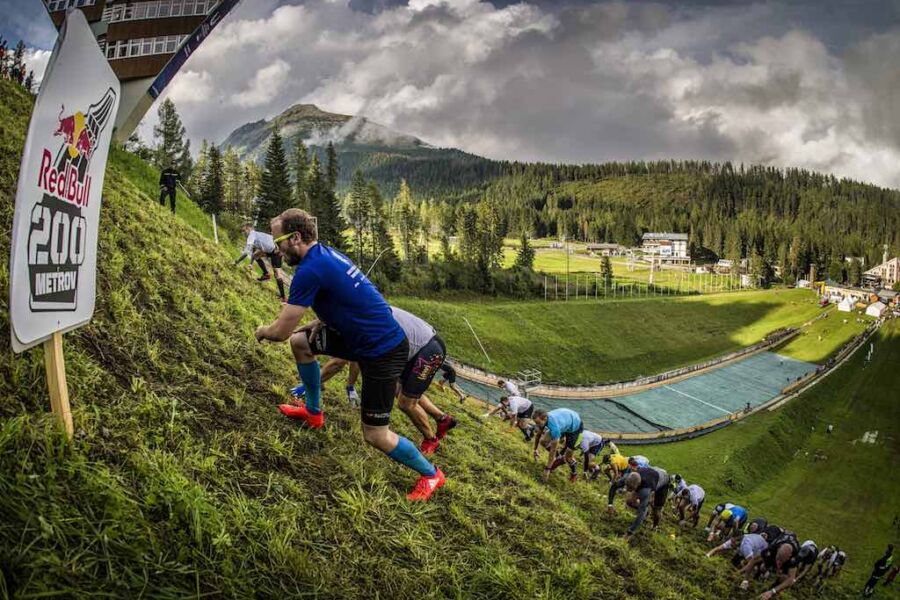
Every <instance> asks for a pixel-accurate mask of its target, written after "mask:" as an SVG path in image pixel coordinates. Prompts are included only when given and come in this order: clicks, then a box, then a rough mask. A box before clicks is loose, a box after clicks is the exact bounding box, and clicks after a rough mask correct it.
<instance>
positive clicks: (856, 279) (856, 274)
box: [847, 258, 862, 286]
mask: <svg viewBox="0 0 900 600" xmlns="http://www.w3.org/2000/svg"><path fill="white" fill-rule="evenodd" d="M847 282H848V283H849V284H850V285H854V286H858V285H859V284H860V283H862V265H861V264H860V262H859V260H857V259H856V258H851V259H850V264H849V265H848V267H847Z"/></svg>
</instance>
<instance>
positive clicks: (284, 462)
mask: <svg viewBox="0 0 900 600" xmlns="http://www.w3.org/2000/svg"><path fill="white" fill-rule="evenodd" d="M28 108H29V103H28V99H27V98H25V97H24V96H23V95H22V94H21V93H19V92H18V91H15V90H12V89H11V88H10V87H9V86H8V85H7V84H5V83H2V82H0V111H2V112H0V123H2V124H3V128H4V131H3V133H5V134H8V135H2V136H0V144H2V145H3V147H2V149H3V150H5V152H2V153H0V157H2V158H0V185H2V189H0V195H2V199H3V200H2V202H0V255H5V254H6V253H7V252H8V250H9V247H8V244H9V228H10V224H11V216H12V214H11V213H12V208H11V197H12V189H13V185H14V180H15V172H16V169H17V164H18V162H17V161H16V160H15V157H16V156H18V153H20V152H21V147H22V141H23V134H24V128H25V120H26V119H27V111H28ZM129 160H130V159H128V158H127V157H124V156H122V155H121V154H115V155H113V158H112V161H111V164H110V168H109V172H108V176H107V186H106V201H105V204H104V209H103V217H102V219H103V225H104V227H103V233H102V235H101V241H100V252H101V256H102V260H101V267H100V273H99V286H98V304H97V314H96V316H95V318H94V321H93V322H92V323H91V324H90V325H89V326H87V327H85V328H83V329H81V330H79V331H77V332H75V333H73V334H70V335H68V336H66V348H67V350H66V356H67V364H68V375H69V386H70V390H71V393H72V402H73V409H74V416H75V423H76V436H75V441H74V443H73V444H71V445H66V444H64V443H63V441H62V439H61V437H60V436H59V434H58V432H57V431H56V429H55V427H54V426H53V420H52V419H51V418H50V417H49V415H48V414H47V406H46V405H47V402H46V398H45V396H46V392H45V382H44V377H43V368H42V355H41V351H40V350H39V349H38V350H34V351H31V352H28V353H25V354H23V355H21V356H14V355H12V354H11V352H10V351H9V349H8V346H7V345H6V344H4V345H2V346H0V515H2V518H0V597H8V596H9V597H22V598H26V597H45V596H51V595H55V596H62V597H74V598H97V597H117V598H138V597H150V598H185V597H201V596H210V597H267V598H271V597H278V598H284V597H297V596H301V595H309V596H318V597H323V598H376V597H382V598H405V597H415V598H445V597H447V598H449V597H474V598H513V597H515V598H518V597H537V598H573V597H577V598H598V597H603V598H635V599H637V598H641V599H643V598H672V599H675V598H678V599H681V598H710V599H712V598H726V597H736V596H737V591H736V587H735V582H734V580H733V579H732V578H730V577H729V576H728V573H727V571H726V569H725V568H724V565H722V564H720V563H717V562H711V561H705V560H703V559H702V556H701V552H702V548H701V547H700V546H699V545H698V544H696V543H695V542H693V541H691V540H683V539H682V538H678V539H677V540H675V541H672V540H669V539H668V537H667V536H666V535H664V534H665V533H668V532H669V531H670V530H671V526H670V525H665V526H664V528H663V529H664V531H663V533H661V534H655V535H654V534H651V533H650V532H647V531H645V532H643V533H642V534H641V535H640V536H638V537H637V538H636V539H635V540H634V541H633V543H632V544H631V545H626V544H624V543H623V542H621V541H620V540H618V539H616V535H617V534H619V533H621V532H622V531H623V529H624V528H625V526H626V524H627V522H628V521H627V518H626V517H625V516H620V517H617V518H606V517H603V516H602V513H601V507H602V501H601V500H600V499H599V498H598V488H597V487H593V486H588V485H578V486H574V487H572V486H570V485H569V484H568V483H566V482H564V481H562V477H561V476H558V477H557V478H556V479H555V480H554V481H552V482H551V483H550V484H549V485H544V484H542V483H540V482H539V479H538V475H539V472H540V469H539V467H538V466H537V465H536V464H535V463H534V462H532V461H531V459H530V457H529V453H528V452H527V450H526V449H525V448H524V446H523V444H522V443H521V441H518V440H517V439H516V436H511V435H507V434H502V433H501V432H500V428H499V427H498V426H497V425H496V424H491V425H486V426H481V425H477V424H475V421H474V420H473V419H471V418H470V417H469V416H468V415H467V414H460V415H459V416H460V418H461V421H462V423H461V425H460V427H458V428H457V429H456V430H455V431H454V432H453V433H452V434H451V436H450V438H449V439H448V441H447V442H446V443H445V446H444V447H443V448H442V449H441V450H440V451H439V454H438V463H439V464H440V465H441V467H442V468H443V469H444V470H445V471H446V472H447V474H448V476H449V482H448V484H447V486H446V488H444V489H443V490H441V492H440V493H439V494H438V495H437V496H436V498H435V500H434V501H433V502H432V503H429V504H427V505H411V504H409V503H407V502H406V501H405V499H404V498H403V495H404V494H405V492H406V490H407V489H408V486H409V484H410V480H411V477H410V476H409V475H408V474H407V473H406V472H404V471H402V470H401V469H399V468H397V467H396V466H394V465H393V464H391V463H390V462H388V461H387V460H385V459H384V458H383V457H381V456H379V455H378V454H377V453H375V452H373V451H371V450H369V449H368V448H366V447H364V446H363V445H362V444H361V443H360V431H359V425H358V417H357V416H356V415H355V413H354V412H352V411H351V410H350V409H348V408H345V407H343V406H341V403H340V402H339V400H338V396H339V394H337V393H333V392H330V391H329V392H327V393H326V400H325V402H326V411H327V414H328V425H327V427H326V428H325V429H324V430H322V431H317V432H308V431H303V430H299V429H298V428H297V427H296V426H295V425H293V424H292V423H289V422H286V421H284V420H282V419H280V418H279V417H278V416H277V413H276V412H275V410H274V404H275V403H276V402H278V401H280V400H282V398H283V395H282V393H281V391H280V390H283V389H284V387H285V386H286V385H288V384H289V383H291V382H293V381H294V380H295V375H294V374H293V366H292V365H291V364H290V361H289V359H288V353H287V349H286V348H284V347H273V346H260V345H258V344H256V343H255V342H254V341H253V338H252V335H251V332H252V329H253V327H254V326H255V325H256V324H257V323H259V322H260V321H262V320H266V319H269V318H271V317H272V316H273V315H274V314H275V312H276V309H277V303H276V302H275V301H274V295H273V292H272V290H271V289H267V290H261V289H259V288H258V287H256V284H255V282H252V281H248V280H247V278H246V275H245V274H243V273H240V272H236V271H234V270H233V269H232V268H230V267H229V264H228V260H229V258H231V256H230V255H229V254H228V253H227V252H226V251H225V250H224V249H222V247H216V246H215V245H213V244H212V242H211V241H210V240H209V239H208V238H207V237H205V236H204V235H203V234H202V233H201V232H198V231H197V230H196V229H194V228H193V227H192V226H191V225H190V224H189V223H186V222H185V221H184V220H183V219H181V218H180V217H177V218H173V217H172V216H171V215H169V214H168V212H167V211H165V210H160V209H159V207H158V206H156V205H155V204H154V203H153V202H152V201H151V200H150V199H148V198H147V197H146V195H145V194H144V193H143V192H142V191H141V190H142V189H143V188H145V187H152V183H148V182H147V180H146V179H147V178H146V177H144V176H141V175H140V173H136V172H135V171H134V170H133V169H132V165H130V163H129V162H128V161H129ZM150 176H152V173H149V174H148V175H147V177H150ZM132 178H137V179H132ZM149 181H151V182H152V179H150V180H149ZM7 286H8V272H7V266H6V263H5V261H4V262H3V263H2V264H0V301H2V302H5V301H6V298H7ZM0 337H2V338H3V339H8V337H9V323H8V316H7V310H6V307H5V306H3V307H0ZM335 387H338V386H337V385H335ZM438 401H439V402H441V403H443V402H444V401H445V399H444V398H440V397H439V398H438ZM395 422H396V424H397V426H398V427H399V428H400V429H401V430H402V431H404V432H405V433H407V434H410V433H411V432H410V430H409V426H408V423H407V422H406V420H405V418H403V417H402V416H397V417H396V418H395ZM414 437H415V436H414ZM833 597H847V598H849V597H850V595H849V593H845V594H834V595H833Z"/></svg>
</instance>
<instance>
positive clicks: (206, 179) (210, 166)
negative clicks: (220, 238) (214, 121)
mask: <svg viewBox="0 0 900 600" xmlns="http://www.w3.org/2000/svg"><path fill="white" fill-rule="evenodd" d="M223 179H224V175H223V167H222V153H221V152H220V151H219V149H218V148H217V147H216V146H215V145H213V146H210V147H209V154H208V160H207V163H206V171H205V172H204V173H203V183H202V184H201V186H200V206H201V208H203V210H205V211H206V212H208V213H210V214H213V215H218V214H219V213H221V212H222V196H223V189H224V186H223Z"/></svg>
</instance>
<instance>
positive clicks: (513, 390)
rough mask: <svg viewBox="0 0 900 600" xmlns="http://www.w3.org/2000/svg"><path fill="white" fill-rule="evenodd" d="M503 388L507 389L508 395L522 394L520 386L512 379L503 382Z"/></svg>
mask: <svg viewBox="0 0 900 600" xmlns="http://www.w3.org/2000/svg"><path fill="white" fill-rule="evenodd" d="M503 389H504V390H506V395H507V396H510V397H512V396H521V394H520V393H519V386H517V385H516V384H514V383H513V382H512V381H506V382H504V383H503Z"/></svg>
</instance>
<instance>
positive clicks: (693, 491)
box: [682, 479, 706, 508]
mask: <svg viewBox="0 0 900 600" xmlns="http://www.w3.org/2000/svg"><path fill="white" fill-rule="evenodd" d="M682 481H684V480H683V479H682ZM687 491H688V496H690V498H691V506H693V507H694V508H697V507H698V506H700V503H701V502H703V499H704V498H706V492H705V491H703V488H702V487H700V486H699V485H689V486H687Z"/></svg>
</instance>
